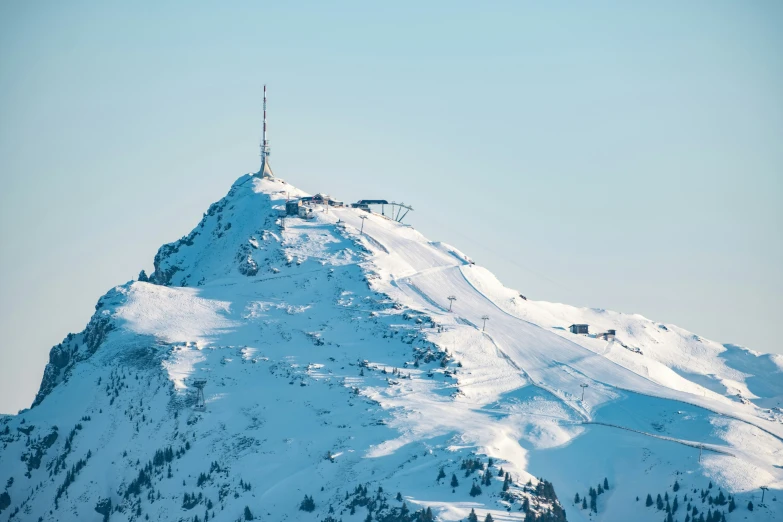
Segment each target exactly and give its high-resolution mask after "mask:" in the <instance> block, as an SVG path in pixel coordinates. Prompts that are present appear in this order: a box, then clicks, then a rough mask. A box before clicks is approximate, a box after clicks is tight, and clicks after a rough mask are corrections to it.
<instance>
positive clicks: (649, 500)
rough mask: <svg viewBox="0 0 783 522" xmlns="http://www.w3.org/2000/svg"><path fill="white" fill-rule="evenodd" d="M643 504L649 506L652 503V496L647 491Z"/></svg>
mask: <svg viewBox="0 0 783 522" xmlns="http://www.w3.org/2000/svg"><path fill="white" fill-rule="evenodd" d="M644 505H645V506H647V507H650V506H652V505H653V500H652V496H651V495H650V494H649V493H647V501H646V502H645V503H644Z"/></svg>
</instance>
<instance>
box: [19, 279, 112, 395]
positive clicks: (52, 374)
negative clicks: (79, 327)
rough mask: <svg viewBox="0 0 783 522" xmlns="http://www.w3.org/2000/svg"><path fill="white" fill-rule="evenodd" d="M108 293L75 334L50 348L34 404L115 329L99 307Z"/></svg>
mask: <svg viewBox="0 0 783 522" xmlns="http://www.w3.org/2000/svg"><path fill="white" fill-rule="evenodd" d="M111 296H112V292H111V291H110V292H109V293H108V294H106V295H105V296H104V297H102V298H101V300H100V301H99V302H98V305H97V306H96V308H97V309H98V310H97V311H96V312H95V314H94V315H93V316H92V319H90V322H89V324H87V327H86V328H85V329H84V331H82V332H81V333H78V334H73V333H70V334H68V336H67V337H66V338H65V339H64V340H63V342H62V343H60V344H58V345H56V346H54V347H53V348H52V349H51V350H50V351H49V363H48V364H47V365H46V368H45V369H44V374H43V378H42V379H41V387H40V388H39V389H38V393H37V394H36V396H35V400H34V401H33V404H32V405H33V407H35V406H37V405H38V404H40V403H41V401H43V400H44V399H45V398H46V396H47V395H48V394H49V393H50V392H51V391H52V389H54V387H55V386H56V385H57V383H59V382H61V381H63V380H64V379H67V378H68V372H69V370H70V369H71V368H72V367H73V365H74V364H75V363H76V362H78V361H82V360H84V359H87V358H88V357H90V356H91V355H92V354H94V353H95V352H96V351H97V350H98V348H99V347H100V346H101V343H103V341H104V340H105V339H106V336H107V335H108V333H109V332H111V331H112V330H113V329H114V325H113V324H112V320H111V317H109V316H108V315H106V314H104V313H103V311H102V308H101V307H102V303H104V302H106V300H107V299H110V297H111Z"/></svg>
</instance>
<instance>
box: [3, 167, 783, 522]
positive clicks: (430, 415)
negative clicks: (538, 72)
mask: <svg viewBox="0 0 783 522" xmlns="http://www.w3.org/2000/svg"><path fill="white" fill-rule="evenodd" d="M302 195H306V193H305V192H303V191H301V190H299V189H296V188H294V187H292V186H291V185H289V184H288V183H286V182H284V181H282V180H268V179H258V178H255V177H252V176H243V177H241V178H240V179H239V180H237V181H236V182H235V183H234V185H233V186H232V188H231V190H230V191H229V194H228V195H227V196H226V197H225V198H223V199H221V200H220V201H218V202H217V203H215V204H213V205H212V206H211V207H210V208H209V209H208V211H207V212H206V213H205V215H204V217H203V219H202V220H201V222H200V223H199V224H198V225H197V226H196V227H195V228H194V230H193V231H192V232H191V233H189V234H188V235H186V236H184V237H183V238H182V239H180V240H179V241H176V242H173V243H170V244H168V245H164V246H163V247H161V249H160V250H159V252H158V254H157V255H156V256H155V273H154V274H152V275H151V276H150V278H149V281H131V282H128V283H125V284H123V285H120V286H117V287H115V288H114V289H112V290H110V291H109V292H108V293H107V294H106V295H105V296H103V297H102V298H101V299H100V300H99V303H98V305H97V306H96V312H95V314H94V315H93V317H92V318H91V320H90V323H89V324H88V326H87V328H86V329H85V330H84V331H83V332H80V333H78V334H69V336H68V337H66V339H65V340H64V341H63V343H61V344H60V345H58V346H55V347H54V348H53V349H52V352H51V355H50V364H49V365H48V366H47V369H46V372H45V375H44V380H43V382H42V386H41V391H40V392H39V395H38V397H37V398H36V402H35V405H34V407H33V408H31V409H29V410H25V411H23V412H21V413H20V414H19V415H16V416H5V417H2V418H0V443H2V446H0V470H2V472H3V473H4V474H5V475H7V477H6V479H8V478H13V480H10V481H9V482H8V483H7V484H6V486H5V489H0V495H2V494H3V493H7V494H8V498H9V499H10V500H9V502H8V505H7V506H3V503H2V499H3V497H0V521H3V522H4V521H6V520H39V519H42V520H102V519H104V513H103V512H104V511H106V509H105V508H106V506H107V505H108V504H107V502H109V501H110V502H111V508H110V509H109V511H108V513H109V518H110V519H111V520H128V521H131V520H146V519H147V517H149V519H153V520H183V521H184V520H189V521H193V520H195V517H198V520H199V521H204V520H207V519H210V520H225V521H234V520H238V519H243V518H244V517H245V508H247V509H248V510H249V511H250V512H252V514H253V517H254V519H258V520H313V521H315V520H321V521H325V522H326V521H330V522H336V521H337V520H343V521H345V522H358V521H364V520H367V519H368V516H369V517H370V519H371V520H384V521H392V520H408V521H410V520H424V518H413V517H424V516H425V514H426V513H427V512H426V510H427V509H429V510H430V512H431V513H432V516H433V517H434V518H435V519H437V520H442V521H456V520H464V519H466V518H467V516H468V515H469V513H470V512H471V510H475V512H476V513H477V514H478V516H479V517H480V519H481V520H483V519H484V517H485V516H486V515H487V514H491V515H492V517H493V518H494V520H498V521H512V520H520V521H521V520H525V519H526V513H525V511H524V509H523V508H524V507H525V506H526V505H529V506H530V508H529V510H530V513H531V514H530V515H529V517H530V516H532V517H533V518H535V517H541V516H543V515H545V514H546V513H549V510H553V511H552V513H559V511H557V509H558V506H562V508H564V509H565V515H566V516H567V520H569V521H588V520H602V521H610V522H611V521H625V520H628V519H635V520H639V521H642V522H644V521H648V520H649V521H653V520H655V521H659V520H661V519H662V518H665V516H666V513H665V512H663V511H661V510H658V509H657V508H656V507H655V506H652V507H647V506H645V502H644V500H645V497H646V495H647V494H648V493H650V494H652V496H653V498H655V496H656V494H661V495H662V496H663V495H664V494H665V495H667V498H668V497H671V499H674V498H675V497H678V498H679V500H680V502H681V503H682V505H683V507H682V508H681V510H680V511H676V512H674V513H673V515H674V517H673V519H676V520H680V521H683V520H684V516H685V512H684V510H685V505H686V502H687V504H688V505H689V506H690V507H691V508H693V509H696V510H697V511H698V513H699V514H705V513H707V512H711V511H708V510H711V509H715V510H716V511H720V512H722V513H724V514H725V516H726V519H727V520H729V521H731V520H783V498H781V502H778V500H777V498H778V496H779V495H780V493H781V490H782V489H783V441H782V440H781V439H782V438H783V409H781V406H783V404H781V401H783V379H782V378H781V377H782V375H781V373H783V358H781V357H780V356H770V355H763V354H758V353H755V352H752V351H750V350H746V349H744V348H741V347H737V346H732V345H729V346H723V345H720V344H719V343H715V342H712V341H709V340H706V339H703V338H700V337H698V336H695V335H694V334H692V333H690V332H687V331H685V330H682V329H680V328H678V327H676V326H673V325H661V324H659V323H655V322H653V321H650V320H648V319H646V318H644V317H641V316H638V315H628V314H621V313H616V312H610V311H605V310H597V309H584V308H575V307H571V306H568V305H563V304H557V303H547V302H540V301H529V300H525V299H523V298H521V296H520V294H519V292H517V291H515V290H513V289H509V288H506V287H504V286H503V285H502V284H501V283H500V282H499V281H498V280H497V279H496V278H495V277H494V276H493V275H492V274H491V273H490V272H489V271H488V270H487V269H486V268H483V267H480V266H477V265H475V264H473V263H472V262H471V260H470V258H469V257H467V256H466V255H465V254H463V253H462V252H460V251H459V250H457V249H456V248H454V247H451V246H449V245H446V244H444V243H439V242H432V241H429V240H428V239H426V238H425V237H424V236H422V235H421V234H420V233H419V232H417V231H416V230H415V229H413V228H412V227H410V226H407V225H402V224H400V223H397V222H395V221H392V220H390V219H387V218H385V217H383V216H379V215H377V214H368V213H365V212H363V211H361V210H357V209H350V208H329V209H328V211H327V209H325V208H320V207H319V208H316V209H315V212H314V216H315V217H314V219H312V220H303V219H299V218H295V217H285V218H281V216H280V213H279V211H280V209H281V207H282V206H283V205H284V203H285V200H286V198H287V197H298V196H302ZM361 217H366V218H367V219H366V220H365V223H364V234H360V233H359V230H360V229H361V227H362V219H361ZM449 296H454V297H456V300H455V301H454V302H453V304H452V310H451V311H449V304H450V303H449V300H448V297H449ZM484 316H486V317H488V320H487V323H486V329H485V330H483V329H482V323H483V320H482V317H484ZM572 323H587V324H590V327H591V329H592V330H593V331H597V332H602V331H606V330H608V329H615V330H617V336H616V339H614V340H604V339H602V338H599V337H593V336H584V335H573V334H571V333H570V332H568V330H567V327H568V326H569V325H570V324H572ZM196 377H198V378H203V379H206V380H207V386H206V388H205V398H206V405H205V411H199V410H196V409H194V404H195V393H194V388H193V385H192V382H193V379H194V378H196ZM583 384H586V385H587V388H586V389H585V391H584V393H585V395H584V400H582V397H581V395H582V391H583V389H582V387H581V385H583ZM166 448H171V451H172V454H171V455H169V456H171V459H170V460H167V459H168V457H165V455H166V453H165V452H164V451H163V450H165V449H166ZM157 451H160V452H161V453H160V455H161V456H160V457H158V456H156V452H157ZM490 458H491V459H492V461H493V462H492V464H491V465H490V462H489V459H490ZM472 459H478V460H480V461H481V462H482V466H483V467H482V468H481V469H476V470H473V469H471V468H470V467H468V468H467V469H466V468H465V466H466V463H467V462H472ZM147 463H149V464H147ZM501 468H502V470H503V473H508V477H509V479H508V481H509V482H510V484H509V486H508V487H507V491H504V490H503V488H504V476H503V475H500V474H499V473H500V470H501ZM441 471H442V472H443V474H444V475H445V477H444V478H436V477H438V476H440V474H441ZM452 475H454V480H456V481H457V482H458V484H457V485H455V486H451V484H450V481H451V480H452ZM1 478H4V477H3V475H0V479H1ZM539 478H543V479H546V480H548V481H550V482H551V483H552V485H553V488H554V491H555V492H556V494H557V498H558V499H559V500H556V499H554V498H551V497H550V496H547V495H545V494H543V493H541V490H540V488H539V489H536V488H537V487H539V486H541V485H543V484H544V482H540V481H539ZM604 479H606V480H607V483H608V484H610V488H609V489H608V490H606V491H604V492H602V493H601V494H600V495H599V496H598V497H597V503H596V509H595V510H591V509H589V508H587V509H583V508H582V506H581V504H580V503H577V502H575V501H574V498H575V495H576V494H579V495H580V496H581V497H584V496H585V495H587V494H588V491H589V489H590V488H591V487H593V488H594V487H596V486H597V485H598V484H602V483H603V480H604ZM479 482H480V483H481V490H482V491H481V493H480V494H478V495H472V494H471V489H472V486H474V485H476V486H477V485H478V484H479ZM675 482H676V483H677V484H678V487H680V488H681V489H680V490H679V491H675V489H674V484H675ZM761 486H767V487H769V491H768V492H767V495H768V496H767V498H766V499H765V503H764V504H765V505H764V506H761V505H758V504H759V499H760V497H759V496H760V489H759V488H760V487H761ZM1 487H2V484H1V483H0V488H1ZM357 488H358V489H357ZM362 488H367V491H366V492H365V491H364V489H362ZM379 488H380V489H379ZM717 490H720V491H721V492H722V493H725V495H727V496H729V497H731V498H732V499H734V500H736V505H737V506H738V507H737V509H736V510H734V511H733V512H731V513H729V512H728V507H727V505H726V504H721V505H717V504H715V505H711V504H710V502H708V501H707V499H708V498H712V497H713V496H715V495H717V493H715V492H716V491H717ZM701 491H706V492H708V493H707V494H706V495H704V496H702V495H701ZM398 493H399V495H397V494H398ZM191 495H192V497H191ZM305 495H307V496H308V497H311V498H312V499H313V502H314V508H313V510H312V511H303V510H300V509H299V507H300V504H301V502H302V500H303V497H304V496H305ZM686 497H689V500H687V501H686V500H685V498H686ZM773 499H774V500H773ZM749 501H751V502H754V504H755V505H756V506H755V509H754V511H752V512H751V511H749V510H748V509H747V507H746V506H747V504H748V502H749ZM691 504H692V505H691ZM403 505H404V506H405V508H403ZM99 511H100V512H99ZM693 514H694V512H693V511H689V516H690V515H693ZM560 515H561V514H558V515H557V516H558V517H559V516H560ZM330 517H331V518H330ZM406 517H407V518H406ZM694 518H695V517H694ZM560 520H562V519H560Z"/></svg>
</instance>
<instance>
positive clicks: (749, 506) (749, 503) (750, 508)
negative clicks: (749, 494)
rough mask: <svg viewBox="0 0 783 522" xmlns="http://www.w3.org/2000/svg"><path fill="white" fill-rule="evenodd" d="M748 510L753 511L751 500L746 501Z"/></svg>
mask: <svg viewBox="0 0 783 522" xmlns="http://www.w3.org/2000/svg"><path fill="white" fill-rule="evenodd" d="M748 511H753V502H751V501H750V500H749V501H748Z"/></svg>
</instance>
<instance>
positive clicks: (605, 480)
mask: <svg viewBox="0 0 783 522" xmlns="http://www.w3.org/2000/svg"><path fill="white" fill-rule="evenodd" d="M608 489H609V479H607V478H606V477H604V490H608Z"/></svg>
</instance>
